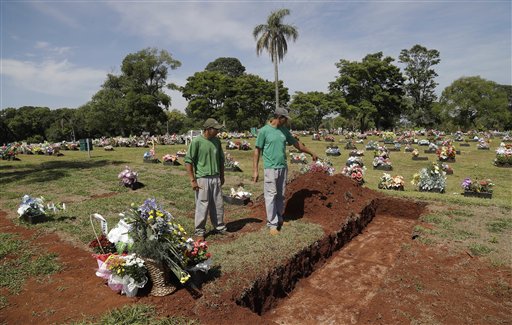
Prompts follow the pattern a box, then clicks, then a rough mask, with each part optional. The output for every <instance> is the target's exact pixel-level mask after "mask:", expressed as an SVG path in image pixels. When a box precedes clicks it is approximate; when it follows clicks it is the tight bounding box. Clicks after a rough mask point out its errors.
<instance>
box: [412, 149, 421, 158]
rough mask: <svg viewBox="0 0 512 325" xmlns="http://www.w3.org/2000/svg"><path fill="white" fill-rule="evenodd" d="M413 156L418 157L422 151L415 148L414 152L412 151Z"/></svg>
mask: <svg viewBox="0 0 512 325" xmlns="http://www.w3.org/2000/svg"><path fill="white" fill-rule="evenodd" d="M411 154H412V156H413V157H418V156H419V155H420V152H419V151H418V149H414V150H413V151H412V152H411Z"/></svg>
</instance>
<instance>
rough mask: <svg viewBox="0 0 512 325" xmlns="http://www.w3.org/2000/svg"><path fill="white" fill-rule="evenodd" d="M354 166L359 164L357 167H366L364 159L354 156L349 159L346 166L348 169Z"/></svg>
mask: <svg viewBox="0 0 512 325" xmlns="http://www.w3.org/2000/svg"><path fill="white" fill-rule="evenodd" d="M353 164H357V165H359V166H361V167H363V166H364V161H363V158H361V157H357V156H355V157H354V156H352V157H348V159H347V162H346V163H345V166H347V167H348V166H351V165H353Z"/></svg>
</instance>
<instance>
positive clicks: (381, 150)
mask: <svg viewBox="0 0 512 325" xmlns="http://www.w3.org/2000/svg"><path fill="white" fill-rule="evenodd" d="M373 156H374V157H382V158H389V151H388V149H387V148H386V147H384V146H379V147H378V148H377V150H375V151H374V152H373Z"/></svg>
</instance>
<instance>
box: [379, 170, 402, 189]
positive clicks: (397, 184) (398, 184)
mask: <svg viewBox="0 0 512 325" xmlns="http://www.w3.org/2000/svg"><path fill="white" fill-rule="evenodd" d="M404 184H405V183H404V178H403V176H401V175H398V176H393V177H391V175H390V174H388V173H383V174H382V177H381V178H380V180H379V185H378V187H379V188H380V189H385V190H397V191H403V190H404Z"/></svg>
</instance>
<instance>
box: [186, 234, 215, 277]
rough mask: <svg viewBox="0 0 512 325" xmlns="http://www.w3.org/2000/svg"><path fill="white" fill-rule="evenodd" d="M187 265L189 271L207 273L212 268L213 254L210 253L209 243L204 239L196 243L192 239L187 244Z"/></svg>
mask: <svg viewBox="0 0 512 325" xmlns="http://www.w3.org/2000/svg"><path fill="white" fill-rule="evenodd" d="M184 252H185V264H186V265H187V271H191V272H192V271H203V272H207V271H208V270H209V269H210V267H211V263H212V260H211V258H210V257H211V254H210V253H209V252H208V243H207V242H206V241H204V240H202V239H198V240H196V241H194V240H193V239H192V238H189V239H187V241H186V242H185V251H184Z"/></svg>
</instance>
